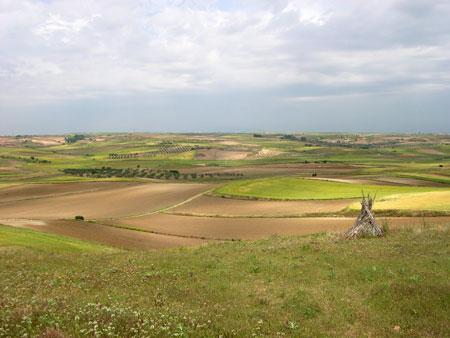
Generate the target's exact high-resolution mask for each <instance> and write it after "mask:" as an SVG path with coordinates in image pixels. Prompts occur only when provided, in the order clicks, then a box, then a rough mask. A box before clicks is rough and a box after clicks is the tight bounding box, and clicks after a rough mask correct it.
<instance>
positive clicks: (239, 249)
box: [0, 229, 450, 337]
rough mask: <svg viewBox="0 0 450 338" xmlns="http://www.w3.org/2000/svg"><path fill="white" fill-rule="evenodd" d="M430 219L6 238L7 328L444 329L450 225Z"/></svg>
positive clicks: (214, 331)
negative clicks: (224, 231)
mask: <svg viewBox="0 0 450 338" xmlns="http://www.w3.org/2000/svg"><path fill="white" fill-rule="evenodd" d="M16 230H17V229H16ZM422 230H423V231H421V232H413V231H406V230H404V231H399V232H392V233H390V234H389V235H388V236H387V237H386V238H381V239H373V240H369V239H361V240H357V241H345V240H340V239H338V238H336V237H333V236H331V235H328V236H327V235H317V236H310V237H303V238H302V237H296V238H278V237H274V238H271V239H268V240H264V241H258V242H234V243H231V242H228V243H220V244H214V245H209V246H206V247H200V248H196V249H193V248H190V249H177V250H169V251H151V252H117V251H116V252H110V253H102V254H98V252H86V253H84V254H79V253H77V252H73V251H70V250H69V251H68V250H64V249H63V248H61V249H60V250H58V251H54V250H51V251H47V250H43V248H46V247H47V242H45V241H35V242H36V243H37V244H36V246H35V247H33V248H30V247H29V246H28V245H26V244H24V243H22V244H20V243H18V242H17V241H15V242H14V245H13V246H11V245H6V246H5V244H4V243H5V242H7V241H8V240H5V239H3V244H2V245H1V246H0V250H1V253H2V254H1V255H0V288H1V292H0V304H1V306H0V336H1V337H20V336H36V335H39V334H41V333H42V332H44V331H46V330H49V329H50V328H58V330H59V331H60V332H62V333H64V334H65V335H67V336H73V337H83V336H90V337H92V336H101V337H106V336H108V337H144V336H153V337H174V336H178V337H182V336H190V337H217V336H219V335H222V336H224V337H230V336H238V337H250V336H252V335H256V336H270V337H276V336H277V335H285V336H287V337H299V336H301V337H327V336H328V337H329V336H332V337H336V336H338V337H346V336H357V337H362V336H372V337H391V336H395V335H401V336H408V337H444V336H447V335H448V332H449V330H450V324H449V322H448V311H449V308H450V298H449V297H448V295H449V294H450V284H449V279H450V278H449V277H450V272H449V265H448V257H449V255H450V248H449V246H448V243H449V241H450V232H449V230H448V229H446V230H443V231H436V230H430V229H422ZM7 231H8V230H7ZM17 231H18V232H21V231H23V230H17ZM26 233H27V236H31V235H30V234H32V232H26ZM1 236H2V237H0V238H4V237H3V236H4V235H3V233H2V235H1ZM36 236H40V234H39V235H37V234H36ZM29 240H33V238H32V236H31V237H30V239H29Z"/></svg>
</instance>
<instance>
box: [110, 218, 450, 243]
mask: <svg viewBox="0 0 450 338" xmlns="http://www.w3.org/2000/svg"><path fill="white" fill-rule="evenodd" d="M354 221H355V220H354V218H331V217H328V218H326V217H324V218H272V219H270V218H211V217H189V216H177V215H167V214H155V215H151V216H145V217H140V218H130V219H123V220H120V221H118V223H117V224H123V225H127V226H132V227H135V228H138V229H143V230H147V231H154V232H157V233H164V234H172V235H182V236H195V237H200V238H202V237H203V238H209V239H260V238H267V237H269V236H271V235H287V236H292V235H306V234H312V233H318V232H325V231H344V230H346V229H348V228H349V227H350V226H351V225H352V224H353V222H354ZM383 221H384V219H381V218H380V219H378V222H380V224H383ZM387 221H388V223H389V226H390V227H391V228H396V227H404V226H421V225H422V224H423V222H426V223H427V224H443V223H445V224H449V223H450V217H429V218H425V219H422V218H408V217H398V218H387Z"/></svg>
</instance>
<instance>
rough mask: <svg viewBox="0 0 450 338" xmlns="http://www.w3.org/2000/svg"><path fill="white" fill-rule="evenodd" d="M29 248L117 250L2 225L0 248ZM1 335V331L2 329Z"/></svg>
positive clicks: (0, 228) (93, 250)
mask: <svg viewBox="0 0 450 338" xmlns="http://www.w3.org/2000/svg"><path fill="white" fill-rule="evenodd" d="M5 248H28V249H33V250H39V251H46V252H53V251H56V252H76V253H95V252H96V253H107V252H112V251H115V249H111V248H109V247H105V246H102V245H99V244H95V243H89V242H85V241H79V240H76V239H73V238H68V237H63V236H56V235H51V234H45V233H40V232H36V231H33V230H28V229H21V228H13V227H10V226H4V225H0V250H1V249H5ZM0 336H1V331H0Z"/></svg>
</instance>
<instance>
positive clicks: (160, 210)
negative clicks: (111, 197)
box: [113, 187, 216, 219]
mask: <svg viewBox="0 0 450 338" xmlns="http://www.w3.org/2000/svg"><path fill="white" fill-rule="evenodd" d="M215 189H216V187H214V188H211V189H209V190H206V191H203V192H201V193H199V194H196V195H194V196H191V197H189V198H188V199H185V200H184V201H182V202H179V203H177V204H173V205H170V206H168V207H164V208H161V209H158V210H154V211H150V212H145V213H142V214H135V215H130V216H124V217H116V218H113V219H123V218H138V217H143V216H150V215H155V214H160V213H165V212H166V211H169V210H172V209H175V208H177V207H180V206H182V205H185V204H187V203H189V202H192V201H193V200H195V199H197V198H200V197H202V196H203V195H205V194H208V193H210V192H211V191H213V190H215Z"/></svg>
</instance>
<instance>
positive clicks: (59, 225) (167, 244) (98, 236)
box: [0, 219, 207, 249]
mask: <svg viewBox="0 0 450 338" xmlns="http://www.w3.org/2000/svg"><path fill="white" fill-rule="evenodd" d="M0 224H4V225H10V226H16V227H17V226H18V227H26V228H30V229H33V230H37V231H42V232H46V233H52V234H57V235H63V236H69V237H74V238H77V239H81V240H87V241H93V242H98V243H102V244H106V245H111V246H114V247H118V248H124V249H163V248H173V247H179V246H196V245H201V244H204V243H207V241H206V240H201V239H195V238H184V237H177V236H164V235H158V234H152V233H147V232H141V231H133V230H127V229H118V228H113V227H110V226H105V225H101V224H95V223H85V222H77V221H67V220H64V221H61V220H51V221H36V220H8V219H6V220H0Z"/></svg>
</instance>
